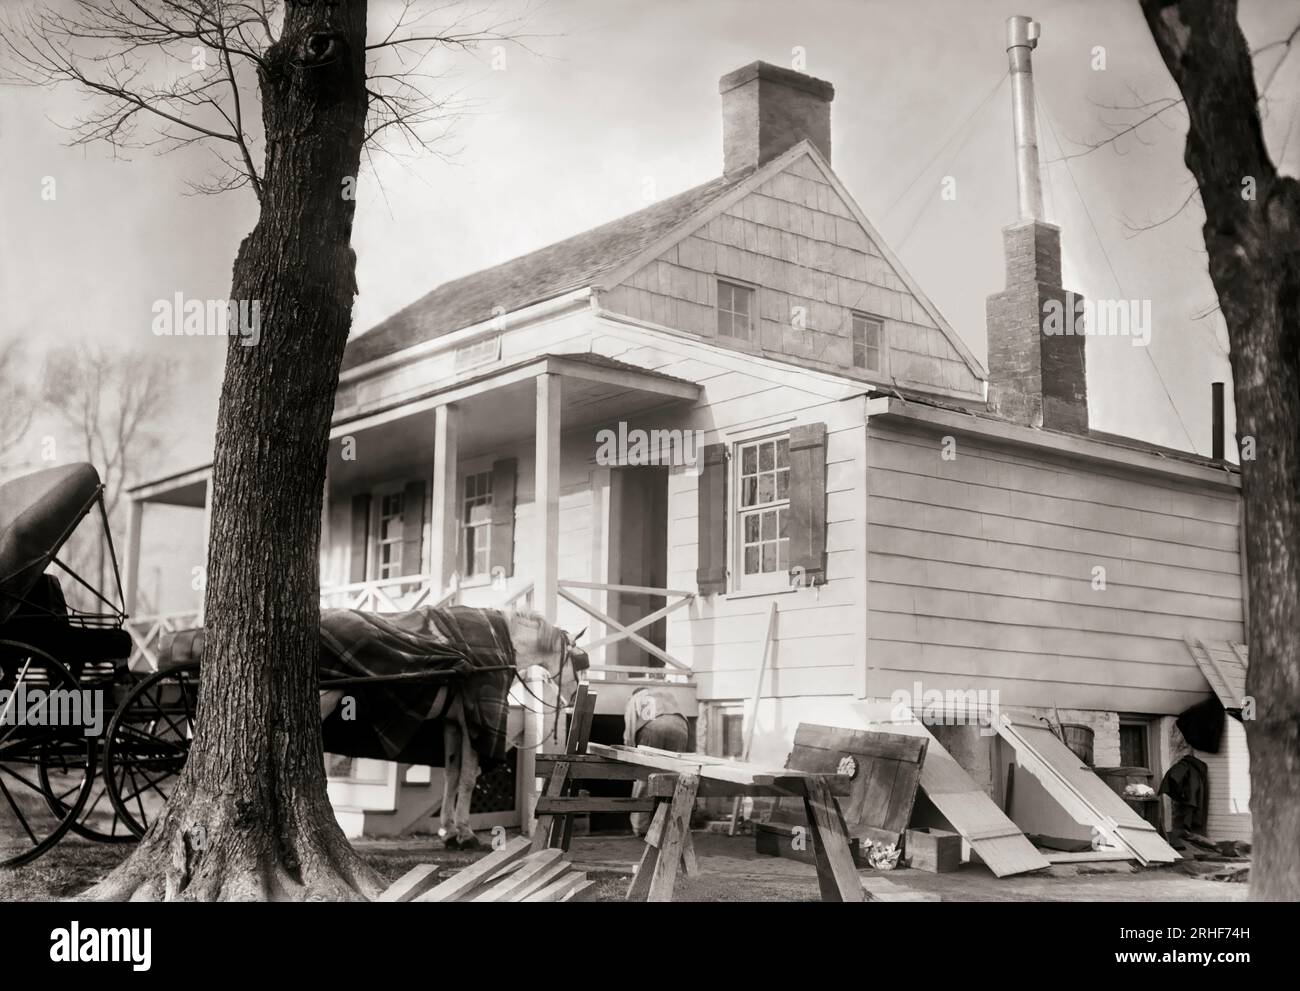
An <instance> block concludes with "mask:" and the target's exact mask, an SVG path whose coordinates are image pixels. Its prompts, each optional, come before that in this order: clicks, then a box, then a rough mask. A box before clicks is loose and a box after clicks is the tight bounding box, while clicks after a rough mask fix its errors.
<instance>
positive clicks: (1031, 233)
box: [986, 17, 1088, 433]
mask: <svg viewBox="0 0 1300 991" xmlns="http://www.w3.org/2000/svg"><path fill="white" fill-rule="evenodd" d="M1037 44H1038V25H1037V24H1036V23H1035V22H1033V21H1031V20H1030V19H1029V18H1028V17H1011V18H1008V20H1007V55H1008V57H1009V60H1010V63H1011V85H1012V119H1013V122H1014V127H1015V143H1016V190H1017V194H1018V200H1019V204H1020V219H1019V220H1018V221H1017V222H1016V223H1015V224H1012V225H1011V226H1010V227H1006V228H1004V229H1003V231H1002V238H1003V244H1004V250H1005V252H1006V259H1007V282H1006V286H1007V287H1006V289H1004V290H1003V291H1002V292H1000V293H995V294H993V295H992V296H990V297H989V298H988V304H987V307H986V313H987V318H988V342H989V355H988V360H989V407H990V408H991V409H993V410H994V411H995V412H997V413H999V414H1000V415H1002V416H1005V417H1007V418H1008V419H1011V420H1016V421H1018V422H1020V423H1025V424H1028V425H1030V426H1034V427H1040V426H1041V427H1046V428H1047V429H1049V430H1067V431H1071V432H1074V433H1087V431H1088V380H1087V368H1086V356H1085V349H1084V344H1085V342H1086V341H1087V337H1085V336H1083V335H1082V334H1073V333H1060V332H1057V331H1060V330H1073V329H1074V328H1075V316H1076V314H1077V313H1078V312H1080V309H1081V307H1082V303H1083V299H1082V297H1081V296H1078V295H1077V294H1075V293H1068V292H1067V291H1066V290H1065V289H1063V288H1062V287H1061V281H1062V279H1061V229H1060V228H1059V227H1055V226H1053V225H1052V224H1048V223H1045V222H1044V221H1043V194H1042V186H1041V183H1040V179H1039V172H1038V136H1037V131H1036V128H1035V125H1034V112H1033V107H1034V83H1033V67H1032V63H1031V61H1030V52H1031V50H1032V49H1033V48H1034V47H1035V46H1036V45H1037ZM1049 315H1050V316H1051V318H1052V319H1051V320H1048V316H1049ZM1045 320H1047V326H1048V328H1050V330H1051V331H1053V332H1052V333H1048V332H1047V331H1046V330H1045V326H1044V323H1045Z"/></svg>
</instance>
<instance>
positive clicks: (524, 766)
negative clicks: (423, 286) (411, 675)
mask: <svg viewBox="0 0 1300 991" xmlns="http://www.w3.org/2000/svg"><path fill="white" fill-rule="evenodd" d="M535 452H536V457H535V462H536V463H535V473H534V476H533V505H534V507H535V512H536V517H535V518H534V521H533V527H534V533H535V538H534V539H535V540H536V541H537V544H536V555H535V557H536V561H535V565H534V566H535V568H536V569H537V570H536V571H535V572H534V575H533V606H534V607H535V608H536V609H537V611H538V612H539V613H541V614H542V615H543V616H545V617H546V618H547V619H548V620H550V621H551V622H552V623H554V622H555V617H556V612H557V607H558V605H559V596H558V594H557V592H558V588H559V585H558V578H559V560H560V377H559V376H558V375H554V374H543V375H538V376H537V438H536V447H535ZM538 673H539V672H538V671H537V670H536V669H533V670H531V671H529V672H527V674H526V677H527V679H528V685H529V688H530V689H531V691H529V692H527V693H526V694H525V699H524V745H523V747H522V748H520V749H519V751H518V754H519V767H518V774H519V782H520V788H519V791H520V795H519V798H520V809H519V817H520V823H519V825H520V828H521V830H522V831H523V832H524V833H526V834H527V835H529V836H531V835H532V833H533V827H534V826H535V821H534V816H533V810H534V809H535V808H536V806H537V773H536V768H537V751H538V749H539V748H540V747H541V744H542V737H543V735H544V734H545V732H546V713H545V710H544V708H543V706H542V705H541V703H539V702H538V699H539V698H544V699H546V701H547V702H548V703H549V704H551V705H554V704H555V701H556V697H555V694H554V687H553V686H551V687H548V686H547V685H546V684H545V682H543V681H542V679H541V678H539V677H537V675H538Z"/></svg>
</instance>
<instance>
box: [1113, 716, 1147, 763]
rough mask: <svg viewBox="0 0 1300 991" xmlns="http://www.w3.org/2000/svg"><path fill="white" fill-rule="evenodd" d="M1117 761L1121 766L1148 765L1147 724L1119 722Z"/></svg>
mask: <svg viewBox="0 0 1300 991" xmlns="http://www.w3.org/2000/svg"><path fill="white" fill-rule="evenodd" d="M1119 763H1120V766H1121V767H1148V768H1149V767H1150V766H1151V765H1150V764H1149V763H1148V755H1147V724H1146V723H1120V724H1119Z"/></svg>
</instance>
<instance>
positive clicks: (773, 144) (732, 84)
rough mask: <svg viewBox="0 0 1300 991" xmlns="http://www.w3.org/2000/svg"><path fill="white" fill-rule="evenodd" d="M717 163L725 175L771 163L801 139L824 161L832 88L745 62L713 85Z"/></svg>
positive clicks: (777, 68) (827, 153) (774, 67)
mask: <svg viewBox="0 0 1300 991" xmlns="http://www.w3.org/2000/svg"><path fill="white" fill-rule="evenodd" d="M718 92H719V93H721V94H722V160H723V170H724V171H725V172H727V173H732V172H736V171H739V170H740V169H747V168H752V167H754V166H757V165H762V164H763V163H764V162H768V161H771V160H772V159H773V158H776V157H777V156H778V155H780V154H782V153H783V152H786V151H788V150H789V149H791V148H793V147H794V146H795V145H796V144H798V143H799V142H800V141H802V140H804V139H805V138H807V139H808V140H809V141H811V142H812V143H813V145H814V146H815V147H816V148H817V150H818V151H819V152H821V153H822V156H823V157H824V158H825V159H826V160H827V161H828V162H829V161H830V158H831V101H832V100H833V99H835V87H834V86H832V85H831V84H830V83H828V82H826V81H825V80H823V79H815V78H814V77H812V76H807V75H804V74H803V73H802V72H795V71H794V70H793V69H783V68H781V67H780V66H778V65H769V64H768V63H767V62H751V63H750V64H749V65H747V66H745V67H743V68H740V69H737V70H736V71H735V72H729V73H727V74H726V75H725V76H723V77H722V78H721V79H720V80H719V81H718Z"/></svg>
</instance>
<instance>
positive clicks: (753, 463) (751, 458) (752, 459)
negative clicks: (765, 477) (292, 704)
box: [740, 447, 758, 475]
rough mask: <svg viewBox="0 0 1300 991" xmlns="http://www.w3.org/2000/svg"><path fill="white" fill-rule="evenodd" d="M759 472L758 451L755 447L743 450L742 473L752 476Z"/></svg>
mask: <svg viewBox="0 0 1300 991" xmlns="http://www.w3.org/2000/svg"><path fill="white" fill-rule="evenodd" d="M757 470H758V451H757V449H755V448H753V447H745V448H741V452H740V471H741V473H742V474H745V475H752V474H754V472H756V471H757Z"/></svg>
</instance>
